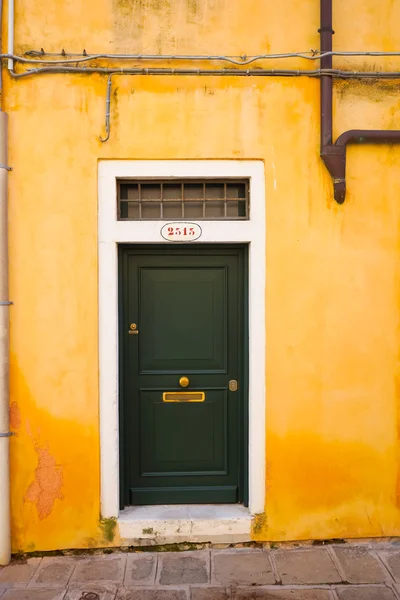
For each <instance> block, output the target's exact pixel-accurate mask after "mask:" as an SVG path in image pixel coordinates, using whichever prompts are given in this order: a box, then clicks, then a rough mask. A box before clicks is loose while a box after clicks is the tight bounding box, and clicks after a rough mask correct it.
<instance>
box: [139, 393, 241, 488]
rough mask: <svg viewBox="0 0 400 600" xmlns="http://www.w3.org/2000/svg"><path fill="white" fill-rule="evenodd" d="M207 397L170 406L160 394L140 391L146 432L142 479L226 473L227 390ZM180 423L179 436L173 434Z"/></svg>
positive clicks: (207, 394)
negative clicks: (160, 476) (198, 400)
mask: <svg viewBox="0 0 400 600" xmlns="http://www.w3.org/2000/svg"><path fill="white" fill-rule="evenodd" d="M204 395H205V399H204V401H202V402H197V401H194V402H191V401H190V400H188V401H184V402H182V403H181V402H179V403H178V402H171V403H170V402H164V401H163V400H162V392H161V391H153V390H152V391H141V392H140V415H141V429H142V431H146V435H143V436H141V448H140V457H141V458H140V461H141V464H140V470H141V474H142V475H143V476H155V475H157V474H158V475H161V474H163V475H164V476H169V477H173V476H176V475H184V474H186V475H192V474H196V473H197V474H199V473H202V474H203V475H205V474H210V475H212V474H215V473H216V472H218V473H219V474H226V472H227V463H228V456H227V439H226V424H227V420H228V418H229V417H228V414H227V409H228V407H227V391H226V390H207V391H206V392H205V394H204ZM189 398H190V396H189ZM231 418H232V416H231ZM177 423H179V433H178V434H174V435H171V432H175V431H176V424H177Z"/></svg>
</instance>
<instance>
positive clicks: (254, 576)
mask: <svg viewBox="0 0 400 600" xmlns="http://www.w3.org/2000/svg"><path fill="white" fill-rule="evenodd" d="M269 557H270V553H269V552H268V551H263V550H250V551H249V550H247V549H244V550H236V551H235V550H233V551H232V550H227V551H224V550H219V551H215V552H213V553H212V575H211V577H212V582H213V583H219V584H222V585H232V584H238V585H266V584H268V583H276V580H275V575H274V572H273V569H272V564H271V561H270V558H269Z"/></svg>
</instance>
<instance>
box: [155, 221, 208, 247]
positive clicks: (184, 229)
mask: <svg viewBox="0 0 400 600" xmlns="http://www.w3.org/2000/svg"><path fill="white" fill-rule="evenodd" d="M160 233H161V235H162V237H163V238H164V240H167V241H168V242H185V243H187V242H194V241H195V240H198V239H199V237H200V236H201V234H202V230H201V227H200V225H197V223H185V222H183V221H177V222H176V223H167V224H166V225H164V226H163V227H162V228H161V231H160Z"/></svg>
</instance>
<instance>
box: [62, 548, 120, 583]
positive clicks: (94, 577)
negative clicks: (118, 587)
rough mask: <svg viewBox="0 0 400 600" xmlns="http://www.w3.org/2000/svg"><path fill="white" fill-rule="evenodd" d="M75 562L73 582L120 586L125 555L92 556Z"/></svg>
mask: <svg viewBox="0 0 400 600" xmlns="http://www.w3.org/2000/svg"><path fill="white" fill-rule="evenodd" d="M75 560H76V566H75V571H74V573H73V574H72V577H71V581H73V582H88V581H93V582H96V583H97V582H100V581H105V582H112V583H120V584H122V582H123V579H124V574H125V564H126V555H125V554H111V555H109V556H93V557H91V558H79V559H75Z"/></svg>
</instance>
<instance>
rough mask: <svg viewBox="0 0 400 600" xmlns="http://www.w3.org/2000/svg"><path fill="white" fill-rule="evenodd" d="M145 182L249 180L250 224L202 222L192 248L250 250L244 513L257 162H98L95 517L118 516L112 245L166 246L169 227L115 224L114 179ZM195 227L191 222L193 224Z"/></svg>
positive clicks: (254, 325) (262, 254)
mask: <svg viewBox="0 0 400 600" xmlns="http://www.w3.org/2000/svg"><path fill="white" fill-rule="evenodd" d="M144 177H161V178H167V177H176V178H185V177H192V178H197V179H203V178H227V177H235V178H248V179H249V181H250V218H249V220H246V221H200V222H199V224H200V225H201V228H202V236H201V238H200V239H198V240H197V241H196V243H208V244H210V243H248V244H249V465H248V466H249V469H248V471H249V511H250V513H251V514H257V513H260V512H263V511H264V505H265V462H266V458H265V374H266V365H265V359H266V352H265V278H266V233H265V230H266V223H265V202H266V198H265V176H264V164H263V162H262V161H256V160H254V161H237V160H102V161H99V169H98V190H99V203H98V245H99V386H100V469H101V471H100V472H101V493H100V499H101V514H102V516H103V517H105V518H110V517H118V514H119V451H120V450H119V417H118V244H122V243H129V244H135V243H137V244H154V243H160V244H162V243H164V244H169V243H171V242H168V241H165V240H164V239H163V238H162V236H161V234H160V229H161V227H162V226H163V225H164V224H165V223H167V222H168V221H118V220H117V201H116V199H117V180H118V179H120V178H144ZM191 220H192V221H193V219H191Z"/></svg>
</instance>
